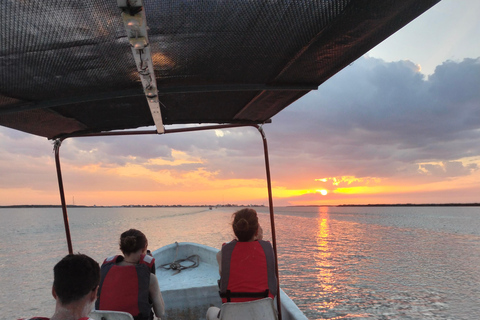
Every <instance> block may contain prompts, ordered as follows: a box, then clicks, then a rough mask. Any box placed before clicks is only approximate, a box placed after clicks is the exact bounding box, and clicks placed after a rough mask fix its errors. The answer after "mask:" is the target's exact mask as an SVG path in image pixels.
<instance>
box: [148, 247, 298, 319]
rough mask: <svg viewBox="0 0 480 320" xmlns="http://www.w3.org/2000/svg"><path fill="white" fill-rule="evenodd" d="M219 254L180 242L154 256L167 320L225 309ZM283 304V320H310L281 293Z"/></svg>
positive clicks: (195, 317)
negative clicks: (219, 285) (220, 280)
mask: <svg viewBox="0 0 480 320" xmlns="http://www.w3.org/2000/svg"><path fill="white" fill-rule="evenodd" d="M218 251H219V250H218V249H216V248H212V247H208V246H205V245H201V244H198V243H193V242H180V243H173V244H170V245H167V246H164V247H162V248H160V249H157V250H155V251H154V252H153V253H152V254H153V257H154V258H155V264H156V275H157V278H158V282H159V285H160V288H161V290H162V296H163V299H164V301H165V307H166V312H165V313H166V315H167V319H202V318H205V315H206V313H207V309H208V307H209V306H212V305H213V306H217V307H219V308H220V307H221V306H222V301H221V299H220V296H219V294H218V291H219V289H218V280H219V278H220V276H219V273H218V263H217V258H216V254H217V252H218ZM189 258H190V259H189ZM196 259H198V264H197V265H196V264H195V262H196ZM172 265H173V267H171V266H172ZM183 268H184V269H183ZM270 300H271V299H270ZM280 300H281V302H282V310H281V314H282V316H283V319H285V320H288V319H298V320H300V319H307V318H306V317H305V315H304V314H303V312H302V311H301V310H300V309H299V308H298V307H297V305H296V304H295V303H294V302H293V301H292V300H291V299H290V298H289V297H288V295H287V294H285V292H284V291H283V290H282V289H280ZM244 319H248V317H245V318H244Z"/></svg>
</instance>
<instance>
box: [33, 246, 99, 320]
mask: <svg viewBox="0 0 480 320" xmlns="http://www.w3.org/2000/svg"><path fill="white" fill-rule="evenodd" d="M53 279H54V280H53V287H52V295H53V297H54V298H55V300H56V305H55V313H54V314H53V316H52V317H51V318H50V320H65V319H72V320H74V319H78V320H91V319H89V318H88V314H89V313H90V312H91V311H92V308H93V304H94V302H95V299H96V298H97V290H98V283H99V281H100V266H99V265H98V263H97V262H96V261H95V260H93V259H92V258H90V257H88V256H86V255H84V254H69V255H67V256H65V257H64V258H63V259H62V260H60V262H58V263H57V264H56V265H55V267H54V268H53ZM30 320H49V319H48V318H42V317H40V318H39V317H36V318H31V319H30Z"/></svg>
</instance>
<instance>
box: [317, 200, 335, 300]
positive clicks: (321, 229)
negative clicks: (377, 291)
mask: <svg viewBox="0 0 480 320" xmlns="http://www.w3.org/2000/svg"><path fill="white" fill-rule="evenodd" d="M329 219H330V216H329V213H328V208H327V207H320V208H319V218H318V229H317V238H316V240H317V250H315V254H314V259H315V265H316V270H317V271H318V273H317V279H318V282H319V287H320V292H319V295H320V296H321V297H322V299H321V301H322V302H321V307H322V308H325V309H331V308H334V307H335V306H336V305H338V302H337V301H335V300H332V299H328V297H329V296H331V295H332V294H333V293H335V292H338V288H337V287H336V286H335V274H334V269H335V266H334V265H333V264H332V257H331V256H332V250H331V244H330V240H331V239H330V226H329Z"/></svg>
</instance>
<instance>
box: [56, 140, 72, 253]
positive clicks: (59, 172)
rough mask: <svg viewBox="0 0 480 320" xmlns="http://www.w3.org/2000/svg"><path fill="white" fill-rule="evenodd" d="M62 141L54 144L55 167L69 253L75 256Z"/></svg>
mask: <svg viewBox="0 0 480 320" xmlns="http://www.w3.org/2000/svg"><path fill="white" fill-rule="evenodd" d="M61 145H62V140H60V139H57V140H55V142H54V144H53V149H54V150H55V165H56V167H57V178H58V188H59V190H60V200H61V201H62V211H63V224H64V225H65V235H66V236H67V245H68V253H69V254H73V247H72V238H71V237H70V226H69V224H68V214H67V203H66V202H65V191H64V190H63V180H62V169H61V168H60V155H59V153H60V146H61Z"/></svg>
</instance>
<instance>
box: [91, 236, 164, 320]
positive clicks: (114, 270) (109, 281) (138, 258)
mask: <svg viewBox="0 0 480 320" xmlns="http://www.w3.org/2000/svg"><path fill="white" fill-rule="evenodd" d="M147 246H148V241H147V237H146V236H145V235H144V234H143V233H142V232H141V231H139V230H136V229H130V230H127V231H125V232H124V233H122V234H121V236H120V250H121V251H122V253H123V255H124V256H120V255H117V256H113V257H110V258H107V259H105V261H104V262H103V264H102V267H101V279H100V288H99V290H98V299H97V302H96V303H95V309H97V310H113V311H124V312H128V313H130V314H131V315H132V316H133V317H134V319H135V320H149V319H153V313H152V307H153V311H154V312H155V315H156V316H157V317H158V318H160V317H161V316H163V314H164V313H165V305H164V302H163V297H162V293H161V292H160V287H159V285H158V280H157V277H156V276H155V274H154V273H153V272H154V271H155V267H154V265H155V259H154V258H153V257H152V256H150V255H147V254H146V253H147Z"/></svg>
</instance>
